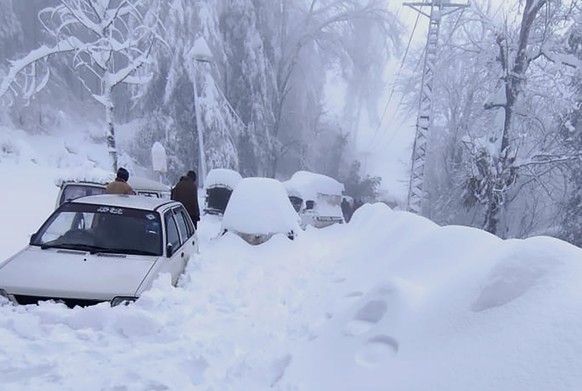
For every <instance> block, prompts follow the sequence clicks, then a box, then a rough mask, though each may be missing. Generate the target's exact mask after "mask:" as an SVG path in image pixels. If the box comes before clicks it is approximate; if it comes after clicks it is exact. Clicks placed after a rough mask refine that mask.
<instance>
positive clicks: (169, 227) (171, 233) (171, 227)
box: [164, 211, 180, 250]
mask: <svg viewBox="0 0 582 391" xmlns="http://www.w3.org/2000/svg"><path fill="white" fill-rule="evenodd" d="M172 215H173V213H172V211H168V212H167V213H166V215H165V216H164V221H165V223H166V241H167V243H168V244H171V245H172V247H173V248H174V250H175V249H177V248H178V247H180V235H179V234H178V227H177V226H176V222H175V221H174V218H173V216H172Z"/></svg>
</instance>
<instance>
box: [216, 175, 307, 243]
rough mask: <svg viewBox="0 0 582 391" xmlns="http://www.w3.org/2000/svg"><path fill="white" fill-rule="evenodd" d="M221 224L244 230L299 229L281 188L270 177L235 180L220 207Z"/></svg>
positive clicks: (270, 232)
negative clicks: (222, 206)
mask: <svg viewBox="0 0 582 391" xmlns="http://www.w3.org/2000/svg"><path fill="white" fill-rule="evenodd" d="M222 227H223V229H226V230H229V231H234V232H239V233H247V234H273V233H288V232H290V231H295V232H299V223H298V216H297V213H296V212H295V210H294V209H293V206H292V205H291V202H289V198H288V197H287V193H286V192H285V188H284V187H283V185H282V184H281V182H279V181H277V180H275V179H270V178H245V179H243V180H241V181H240V182H239V184H238V185H237V186H236V188H235V189H234V191H233V192H232V195H231V196H230V200H229V201H228V206H227V207H226V210H225V211H224V217H223V220H222Z"/></svg>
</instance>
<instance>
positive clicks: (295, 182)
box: [284, 171, 344, 201]
mask: <svg viewBox="0 0 582 391" xmlns="http://www.w3.org/2000/svg"><path fill="white" fill-rule="evenodd" d="M284 185H285V188H286V189H287V192H288V194H289V195H292V196H299V197H300V198H302V199H304V200H314V201H315V200H316V198H317V194H318V193H321V194H336V195H340V196H341V195H342V193H343V191H344V185H343V184H342V183H340V182H338V181H336V180H335V179H333V178H330V177H328V176H326V175H323V174H316V173H313V172H309V171H297V172H296V173H295V174H293V176H291V179H289V180H288V181H285V182H284Z"/></svg>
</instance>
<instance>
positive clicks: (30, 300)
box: [14, 295, 103, 308]
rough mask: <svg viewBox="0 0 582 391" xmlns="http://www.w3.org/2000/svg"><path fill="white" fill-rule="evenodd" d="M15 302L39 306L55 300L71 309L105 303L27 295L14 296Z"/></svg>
mask: <svg viewBox="0 0 582 391" xmlns="http://www.w3.org/2000/svg"><path fill="white" fill-rule="evenodd" d="M14 300H16V301H17V302H18V304H21V305H26V304H38V302H39V301H48V300H54V301H56V302H59V303H64V304H65V305H66V306H67V307H69V308H73V307H76V306H79V307H88V306H91V305H95V304H99V303H102V302H103V301H101V300H86V299H70V298H58V297H43V296H26V295H14Z"/></svg>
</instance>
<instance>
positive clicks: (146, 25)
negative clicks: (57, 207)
mask: <svg viewBox="0 0 582 391" xmlns="http://www.w3.org/2000/svg"><path fill="white" fill-rule="evenodd" d="M159 7H160V3H159V2H158V1H157V0H118V1H114V0H99V1H94V0H60V2H59V4H58V5H57V6H55V7H49V8H45V9H43V10H42V11H41V12H40V13H39V20H40V22H41V23H42V25H43V27H44V29H45V30H46V32H47V33H48V34H49V36H50V38H51V40H52V42H51V43H49V44H46V45H42V46H40V47H39V48H37V49H35V50H32V51H31V52H30V53H28V54H27V55H26V56H24V57H22V58H20V59H18V60H16V61H13V62H12V64H11V67H10V69H9V71H8V73H7V75H6V76H5V77H3V78H2V82H1V84H0V97H2V96H5V95H6V94H7V93H9V92H11V93H13V94H14V95H19V94H20V95H21V96H22V97H24V98H30V97H31V96H32V95H34V94H35V93H37V92H38V91H40V90H41V89H42V88H43V87H44V86H45V85H46V83H47V82H48V78H49V76H50V65H49V64H50V63H49V62H48V60H49V59H50V58H51V57H53V56H67V60H68V61H69V65H70V66H71V68H72V69H74V70H75V73H76V75H77V77H78V78H79V80H80V81H81V82H82V84H83V86H84V87H85V88H87V90H89V92H90V93H91V96H92V97H93V98H94V99H95V100H96V101H97V102H98V103H99V104H101V105H102V106H103V109H104V112H105V122H106V127H107V130H106V142H107V147H108V151H109V155H110V157H111V164H112V166H113V168H114V169H117V148H116V142H115V125H114V124H115V120H114V109H115V104H114V97H113V93H114V90H115V89H116V87H118V86H119V85H121V84H122V83H126V84H139V83H144V82H145V81H147V80H148V79H149V77H148V75H147V73H146V72H145V70H143V69H142V67H143V66H144V65H145V64H147V62H148V60H149V55H150V51H151V48H152V46H153V45H154V44H156V43H157V42H158V40H159V38H160V37H159V29H160V24H159V20H158V18H157V14H158V11H159ZM39 69H40V70H41V71H39ZM31 70H34V71H33V72H31ZM39 74H40V75H41V76H40V77H39V76H37V75H39Z"/></svg>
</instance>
